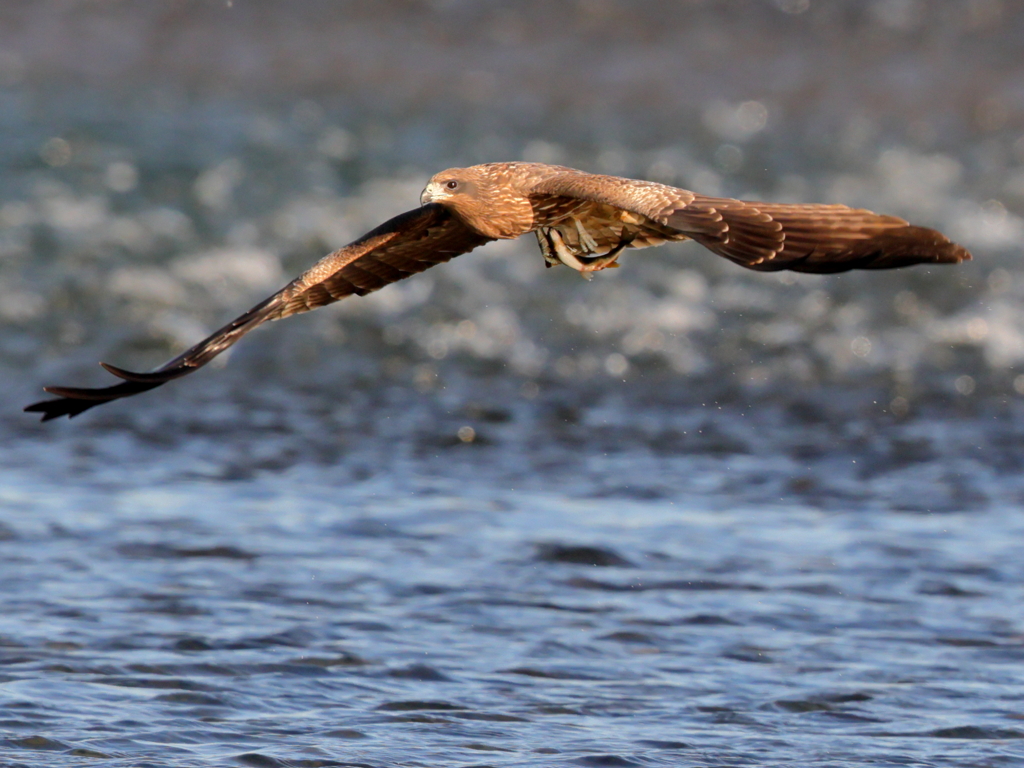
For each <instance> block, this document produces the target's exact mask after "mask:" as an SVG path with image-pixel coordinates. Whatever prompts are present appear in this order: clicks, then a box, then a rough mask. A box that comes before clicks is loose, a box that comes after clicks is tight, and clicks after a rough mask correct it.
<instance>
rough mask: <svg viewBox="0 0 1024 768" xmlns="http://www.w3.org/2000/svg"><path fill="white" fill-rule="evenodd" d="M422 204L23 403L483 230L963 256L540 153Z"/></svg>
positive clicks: (806, 211) (552, 251)
mask: <svg viewBox="0 0 1024 768" xmlns="http://www.w3.org/2000/svg"><path fill="white" fill-rule="evenodd" d="M420 202H421V203H422V205H421V207H420V208H417V209H415V210H412V211H408V212H406V213H403V214H400V215H398V216H396V217H395V218H393V219H391V220H390V221H387V222H385V223H384V224H381V225H380V226H379V227H377V228H376V229H374V230H373V231H371V232H369V233H367V234H366V235H363V236H362V237H361V238H359V239H358V240H356V241H355V242H353V243H351V244H350V245H347V246H345V247H344V248H342V249H340V250H338V251H335V252H334V253H332V254H330V255H328V256H325V257H324V258H323V259H321V260H320V261H319V262H317V263H316V264H314V265H313V266H312V267H311V268H310V269H308V270H307V271H306V272H305V273H303V274H302V275H300V276H299V277H297V278H296V279H295V280H293V281H292V282H291V283H289V284H288V285H286V286H285V287H284V288H282V289H281V290H280V291H278V292H277V293H275V294H274V295H273V296H271V297H270V298H268V299H266V300H265V301H262V302H260V303H259V304H257V305H256V306H255V307H253V308H252V309H250V310H249V311H248V312H246V313H245V314H244V315H242V316H241V317H238V318H237V319H235V320H233V321H232V322H230V323H229V324H228V325H226V326H224V327H223V328H221V329H220V330H219V331H217V332H216V333H214V334H213V335H212V336H210V337H209V338H207V339H205V340H203V341H201V342H199V343H198V344H196V345H195V346H194V347H192V348H191V349H189V350H187V351H185V352H183V353H182V354H181V355H179V356H178V357H176V358H174V359H173V360H171V361H170V362H168V363H166V364H164V365H162V366H161V367H160V368H158V369H157V370H156V371H153V372H152V373H133V372H131V371H125V370H122V369H120V368H115V367H114V366H112V365H107V364H106V363H101V365H103V367H104V368H106V369H107V370H108V371H109V372H110V373H112V374H114V375H115V376H117V377H119V378H121V379H123V381H122V382H121V383H120V384H115V385H114V386H110V387H105V388H102V389H80V388H74V387H44V389H45V390H46V391H47V392H49V393H51V394H54V395H58V397H57V399H55V400H44V401H42V402H38V403H34V404H32V405H30V406H28V407H27V408H25V410H26V411H34V412H39V413H42V414H43V421H48V420H49V419H54V418H57V417H58V416H77V415H78V414H79V413H81V412H82V411H85V410H88V409H89V408H92V407H93V406H96V405H100V404H101V403H105V402H108V401H110V400H116V399H118V398H121V397H128V396H130V395H136V394H138V393H140V392H145V391H147V390H149V389H153V388H154V387H158V386H160V385H161V384H163V383H165V382H167V381H170V380H171V379H176V378H179V377H181V376H185V375H186V374H189V373H191V372H192V371H194V370H196V369H197V368H201V367H202V366H204V365H206V363H208V362H209V361H210V360H212V359H213V358H214V357H216V356H217V355H219V354H220V353H221V352H223V351H224V350H225V349H227V348H228V347H230V346H231V345H232V344H234V343H235V342H236V341H238V340H239V339H240V338H241V337H242V336H244V335H245V334H246V333H248V332H249V331H251V330H252V329H253V328H255V327H256V326H258V325H261V324H263V323H264V322H266V321H268V320H278V319H280V318H282V317H288V316H290V315H296V314H299V313H300V312H306V311H308V310H311V309H316V308H317V307H322V306H324V305H325V304H330V303H332V302H335V301H338V300H339V299H343V298H345V297H346V296H350V295H352V294H356V295H358V296H362V295H364V294H367V293H370V292H371V291H376V290H377V289H379V288H383V287H384V286H385V285H388V284H390V283H394V282H396V281H398V280H401V279H402V278H405V277H409V276H410V275H414V274H416V273H417V272H422V271H423V270H425V269H428V268H430V267H432V266H434V265H435V264H440V263H442V262H445V261H448V260H449V259H452V258H454V257H455V256H458V255H460V254H463V253H467V252H469V251H471V250H473V249H474V248H476V247H477V246H479V245H483V244H484V243H486V242H489V241H490V240H498V239H502V240H505V239H512V238H516V237H519V236H520V235H525V234H527V233H529V232H534V233H535V234H536V235H537V240H538V242H539V244H540V247H541V251H542V253H543V254H544V259H545V261H546V262H547V264H548V266H555V265H557V264H565V265H567V266H570V267H572V268H573V269H576V270H578V271H579V272H580V273H581V274H583V275H584V276H585V277H589V276H590V274H591V273H593V272H597V271H600V270H602V269H606V268H608V267H617V266H618V264H617V263H616V260H617V259H618V257H619V254H620V253H621V252H622V251H623V250H624V249H626V248H646V247H648V246H652V245H660V244H661V243H664V242H667V241H670V240H696V241H697V242H698V243H700V244H701V245H703V246H704V247H706V248H708V249H710V250H711V251H713V252H714V253H717V254H718V255H720V256H724V257H725V258H727V259H730V260H731V261H734V262H736V263H737V264H739V265H740V266H742V267H747V268H748V269H756V270H760V271H765V272H768V271H776V270H782V269H789V270H794V271H797V272H817V273H830V272H845V271H847V270H850V269H892V268H895V267H906V266H910V265H912V264H956V263H958V262H961V261H965V260H967V259H970V258H971V255H970V254H969V253H968V252H967V251H966V250H965V249H964V248H962V247H961V246H959V245H956V244H955V243H952V242H950V241H949V240H948V239H947V238H945V237H944V236H943V235H941V234H940V233H938V232H936V231H935V230H932V229H926V228H924V227H915V226H912V225H910V224H908V223H907V222H906V221H904V220H903V219H898V218H896V217H895V216H880V215H878V214H875V213H872V212H871V211H864V210H857V209H853V208H847V207H846V206H844V205H786V204H781V203H749V202H743V201H741V200H730V199H727V198H717V197H705V196H703V195H698V194H696V193H694V192H688V191H687V190H685V189H676V188H675V187H670V186H667V185H665V184H657V183H655V182H652V181H638V180H635V179H623V178H619V177H617V176H600V175H597V174H592V173H585V172H584V171H577V170H575V169H572V168H563V167H561V166H556V165H544V164H542V163H516V162H513V163H489V164H487V165H476V166H473V167H471V168H452V169H450V170H447V171H442V172H441V173H438V174H435V175H434V176H433V177H432V178H431V179H430V182H429V183H428V184H427V187H426V189H424V191H423V195H422V196H421V198H420Z"/></svg>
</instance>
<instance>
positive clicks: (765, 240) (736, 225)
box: [533, 166, 971, 273]
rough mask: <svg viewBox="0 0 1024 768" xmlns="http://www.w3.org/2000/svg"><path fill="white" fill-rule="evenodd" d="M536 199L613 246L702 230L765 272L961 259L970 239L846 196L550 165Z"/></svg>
mask: <svg viewBox="0 0 1024 768" xmlns="http://www.w3.org/2000/svg"><path fill="white" fill-rule="evenodd" d="M533 190H534V193H535V194H534V200H535V203H534V205H535V206H538V207H540V208H545V207H547V208H551V209H556V210H566V211H569V210H571V211H572V215H573V216H575V217H576V218H578V219H579V220H580V222H581V223H582V224H583V226H584V227H585V228H586V229H587V230H588V232H589V233H590V234H591V235H592V236H593V237H594V239H595V240H596V241H597V243H598V246H599V249H600V250H611V249H612V248H613V247H614V246H615V245H616V244H617V243H619V242H620V241H621V240H622V239H623V235H631V236H633V237H634V239H633V241H632V243H631V244H630V247H645V246H648V245H658V244H660V243H663V242H665V241H667V240H685V239H693V240H696V241H697V242H698V243H700V244H701V245H703V246H704V247H705V248H708V249H709V250H711V251H712V252H714V253H717V254H718V255H719V256H724V257H725V258H727V259H729V260H731V261H734V262H736V263H737V264H739V265H740V266H743V267H747V268H748V269H756V270H759V271H764V272H773V271H777V270H783V269H788V270H794V271H796V272H815V273H832V272H845V271H847V270H851V269H893V268H896V267H906V266H910V265H912V264H956V263H959V262H961V261H966V260H969V259H970V258H971V254H970V253H968V252H967V250H966V249H965V248H963V247H962V246H960V245H957V244H956V243H953V242H950V240H949V239H948V238H946V237H945V236H944V235H942V234H941V233H940V232H937V231H935V230H934V229H928V228H926V227H917V226H913V225H911V224H909V223H908V222H906V221H904V220H903V219H900V218H897V217H895V216H882V215H879V214H877V213H872V212H871V211H866V210H862V209H854V208H848V207H847V206H845V205H788V204H785V203H757V202H744V201H742V200H732V199H728V198H718V197H706V196H704V195H699V194H696V193H694V192H690V191H688V190H685V189H677V188H676V187H670V186H668V185H665V184H657V183H655V182H651V181H637V180H633V179H624V178H619V177H617V176H601V175H597V174H590V173H584V172H582V171H576V170H573V169H570V168H560V167H555V166H549V167H548V169H547V172H546V173H542V174H538V178H537V179H536V182H535V184H534V186H533Z"/></svg>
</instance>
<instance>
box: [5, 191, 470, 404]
mask: <svg viewBox="0 0 1024 768" xmlns="http://www.w3.org/2000/svg"><path fill="white" fill-rule="evenodd" d="M489 239H490V238H486V237H484V236H483V235H479V234H477V233H476V232H474V231H472V230H471V229H469V228H468V227H467V226H466V225H464V224H462V223H461V222H460V221H459V220H458V219H456V218H455V217H454V216H453V215H452V214H451V213H450V212H449V211H448V209H447V208H445V207H444V206H441V205H437V204H429V205H424V206H423V207H421V208H417V209H415V210H412V211H408V212H406V213H403V214H400V215H398V216H396V217H395V218H393V219H391V220H390V221H387V222H385V223H384V224H381V225H380V226H379V227H377V228H376V229H374V230H373V231H371V232H368V233H367V234H365V235H363V236H362V237H361V238H359V239H358V240H356V241H355V242H353V243H351V244H349V245H346V246H345V247H344V248H342V249H341V250H338V251H335V252H334V253H332V254H330V255H328V256H325V257H324V258H322V259H321V260H320V261H318V262H317V263H316V264H314V265H313V266H312V267H310V268H309V269H308V270H306V272H304V273H303V274H302V275H300V276H299V277H297V278H296V279H295V280H293V281H292V282H291V283H289V284H288V285H286V286H285V287H284V288H282V289H281V290H280V291H278V292H277V293H275V294H274V295H273V296H271V297H269V298H267V299H265V300H264V301H261V302H260V303H259V304H257V305H256V306H255V307H253V308H252V309H250V310H249V311H248V312H246V313H245V314H244V315H241V316H240V317H237V318H236V319H234V320H232V321H231V322H230V323H228V324H227V325H225V326H224V327H223V328H221V329H220V330H219V331H217V332H216V333H214V334H213V335H211V336H209V337H208V338H206V339H204V340H203V341H201V342H199V343H198V344H196V345H195V346H194V347H192V348H191V349H188V350H186V351H185V352H183V353H182V354H180V355H178V356H177V357H176V358H174V359H173V360H171V361H169V362H167V363H165V364H164V365H162V366H160V367H159V368H158V369H156V370H155V371H153V372H152V373H135V372H132V371H126V370H123V369H121V368H116V367H115V366H112V365H108V364H106V363H100V365H102V366H103V367H104V368H106V369H107V370H108V371H109V372H110V373H112V374H114V375H115V376H117V377H118V378H121V379H123V381H122V382H121V383H120V384H115V385H113V386H110V387H102V388H98V389H84V388H78V387H44V388H43V389H44V390H45V391H46V392H49V393H50V394H53V395H57V396H58V397H57V399H55V400H43V401H41V402H38V403H33V404H32V405H30V406H28V407H26V408H25V410H26V411H32V412H37V413H42V414H43V421H49V420H50V419H55V418H57V417H58V416H68V417H72V416H77V415H78V414H80V413H82V412H83V411H86V410H88V409H89V408H93V407H95V406H97V405H101V404H103V403H106V402H110V401H111V400H117V399H119V398H122V397H130V396H131V395H137V394H139V393H140V392H146V391H148V390H150V389H153V388H155V387H159V386H160V385H161V384H164V383H166V382H168V381H171V380H172V379H177V378H180V377H182V376H186V375H188V374H190V373H192V372H193V371H195V370H196V369H198V368H202V367H203V366H204V365H206V364H207V363H208V362H210V361H211V360H212V359H213V358H215V357H216V356H217V355H219V354H220V353H221V352H223V351H224V350H225V349H227V348H228V347H230V346H231V345H232V344H234V343H235V342H236V341H238V340H239V339H240V338H242V336H244V335H245V334H247V333H248V332H249V331H251V330H253V329H254V328H256V327H257V326H259V325H262V324H263V323H265V322H267V321H268V320H278V319H280V318H283V317H289V316H291V315H297V314H299V313H301V312H308V311H309V310H311V309H316V308H317V307H322V306H324V305H325V304H331V303H333V302H335V301H338V300H339V299H343V298H345V297H346V296H351V295H352V294H355V295H357V296H362V295H364V294H367V293H371V292H372V291H376V290H378V289H380V288H383V287H384V286H385V285H389V284H390V283H394V282H396V281H398V280H401V279H402V278H405V277H409V276H410V275H414V274H416V273H418V272H422V271H424V270H425V269H429V268H430V267H432V266H434V265H435V264H441V263H443V262H446V261H449V260H450V259H452V258H454V257H456V256H459V255H460V254H463V253H467V252H469V251H471V250H473V249H474V248H476V247H477V246H479V245H483V244H484V243H486V242H488V240H489Z"/></svg>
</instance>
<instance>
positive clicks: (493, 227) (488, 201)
mask: <svg viewBox="0 0 1024 768" xmlns="http://www.w3.org/2000/svg"><path fill="white" fill-rule="evenodd" d="M511 165H512V164H509V163H490V164H488V165H474V166H471V167H469V168H449V169H448V170H446V171H441V172H440V173H435V174H434V175H433V176H431V177H430V181H428V182H427V186H426V187H425V188H424V189H423V193H422V194H421V195H420V204H421V205H426V204H427V203H440V204H441V205H443V206H445V207H446V208H449V209H451V211H452V212H453V213H454V214H455V215H456V216H458V218H459V219H461V220H462V222H463V223H464V224H466V225H468V226H469V227H470V228H471V229H474V230H476V231H477V232H479V233H480V234H482V235H484V236H486V237H493V238H497V239H502V240H505V239H511V238H514V237H519V236H520V235H522V234H524V233H526V232H529V231H530V229H531V228H532V226H533V207H532V206H531V205H530V201H529V198H527V197H526V196H525V195H523V194H522V193H521V192H520V191H519V190H518V188H517V184H516V181H517V179H515V178H513V175H512V174H510V172H509V171H511V170H513V169H512V167H511Z"/></svg>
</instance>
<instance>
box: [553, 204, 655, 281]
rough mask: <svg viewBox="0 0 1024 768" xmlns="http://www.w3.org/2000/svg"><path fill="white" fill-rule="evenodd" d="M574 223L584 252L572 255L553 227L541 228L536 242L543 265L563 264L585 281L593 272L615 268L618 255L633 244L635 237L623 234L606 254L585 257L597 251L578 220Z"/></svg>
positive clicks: (559, 233) (571, 250)
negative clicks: (542, 257) (542, 258)
mask: <svg viewBox="0 0 1024 768" xmlns="http://www.w3.org/2000/svg"><path fill="white" fill-rule="evenodd" d="M575 222H576V229H577V231H578V232H579V234H580V246H581V248H583V249H586V250H584V251H583V252H582V253H579V254H577V253H574V252H573V249H572V248H570V247H569V245H568V244H566V242H565V240H564V239H563V237H562V233H561V232H559V231H558V230H557V229H555V228H554V227H542V228H540V229H538V230H537V242H538V243H540V251H541V253H542V254H543V255H544V263H545V264H546V265H547V266H549V267H554V266H557V265H559V264H564V265H565V266H567V267H571V268H572V269H574V270H576V271H577V272H579V273H580V275H582V276H583V277H584V278H585V279H587V280H589V279H590V278H591V277H592V276H593V274H594V273H595V272H600V271H601V270H602V269H615V268H617V267H618V266H619V265H618V263H617V262H616V260H617V259H618V258H619V254H620V253H622V251H623V250H624V249H625V248H626V247H628V246H629V244H630V243H632V242H633V239H634V237H635V235H633V234H623V236H622V237H621V239H620V240H619V243H618V245H616V246H615V247H614V248H612V249H611V250H610V251H608V252H607V253H603V254H601V255H599V256H586V255H584V254H588V253H593V252H594V251H595V250H597V243H596V242H595V241H594V238H593V237H591V235H590V233H589V232H587V231H586V230H585V229H584V228H583V225H582V224H581V223H580V222H579V220H578V219H577V220H575Z"/></svg>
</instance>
